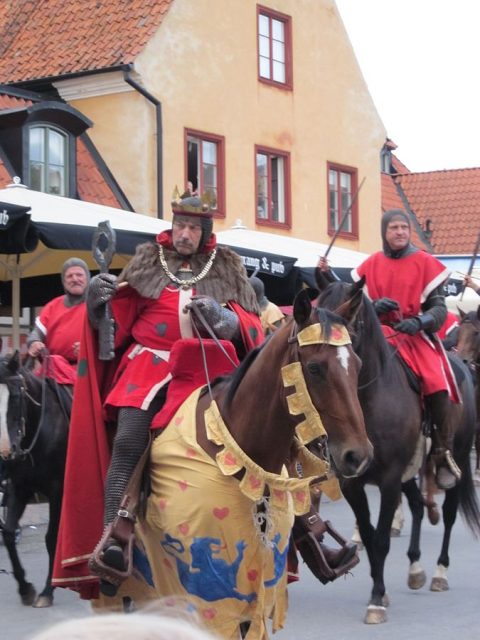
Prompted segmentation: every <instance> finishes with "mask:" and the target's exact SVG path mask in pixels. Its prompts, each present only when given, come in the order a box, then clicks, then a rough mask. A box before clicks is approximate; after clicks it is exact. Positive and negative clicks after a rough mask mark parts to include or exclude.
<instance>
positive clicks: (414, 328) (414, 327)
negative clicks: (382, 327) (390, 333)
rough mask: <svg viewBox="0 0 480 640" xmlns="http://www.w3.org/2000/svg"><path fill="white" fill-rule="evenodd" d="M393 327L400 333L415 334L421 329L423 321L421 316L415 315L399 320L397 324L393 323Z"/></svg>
mask: <svg viewBox="0 0 480 640" xmlns="http://www.w3.org/2000/svg"><path fill="white" fill-rule="evenodd" d="M393 328H394V329H395V331H399V332H400V333H407V334H408V335H409V336H414V335H415V334H416V333H418V332H419V331H420V330H421V328H422V322H421V320H420V318H418V317H417V316H414V317H413V318H407V319H406V320H402V321H401V322H397V324H395V325H393Z"/></svg>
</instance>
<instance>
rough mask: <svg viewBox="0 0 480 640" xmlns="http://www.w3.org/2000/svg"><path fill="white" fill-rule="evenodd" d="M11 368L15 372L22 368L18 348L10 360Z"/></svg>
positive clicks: (9, 365) (9, 366)
mask: <svg viewBox="0 0 480 640" xmlns="http://www.w3.org/2000/svg"><path fill="white" fill-rule="evenodd" d="M8 368H9V370H10V371H11V372H12V373H13V374H15V373H17V371H18V370H19V369H20V352H19V351H18V349H16V350H15V351H14V352H13V354H12V356H11V357H10V360H9V361H8Z"/></svg>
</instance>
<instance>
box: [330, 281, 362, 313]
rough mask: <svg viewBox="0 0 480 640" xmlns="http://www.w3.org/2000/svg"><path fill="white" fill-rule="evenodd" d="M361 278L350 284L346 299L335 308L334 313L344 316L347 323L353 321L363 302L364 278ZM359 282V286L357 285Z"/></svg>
mask: <svg viewBox="0 0 480 640" xmlns="http://www.w3.org/2000/svg"><path fill="white" fill-rule="evenodd" d="M362 280H363V282H362ZM362 280H360V281H359V282H356V283H355V284H352V285H351V287H350V291H349V294H348V299H347V300H345V302H344V303H343V304H341V305H340V307H338V309H336V313H338V315H339V316H342V318H345V320H346V321H347V323H348V324H352V323H353V322H354V320H355V318H356V317H357V314H358V312H359V311H360V309H361V307H362V304H363V284H364V282H365V280H364V279H363V278H362ZM360 283H361V286H358V285H359V284H360Z"/></svg>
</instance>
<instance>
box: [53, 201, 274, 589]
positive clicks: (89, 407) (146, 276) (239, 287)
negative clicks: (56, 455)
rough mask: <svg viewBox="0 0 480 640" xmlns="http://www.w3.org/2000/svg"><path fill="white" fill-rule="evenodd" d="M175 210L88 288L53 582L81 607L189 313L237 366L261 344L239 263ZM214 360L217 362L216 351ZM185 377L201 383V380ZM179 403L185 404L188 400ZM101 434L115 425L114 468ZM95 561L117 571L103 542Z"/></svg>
mask: <svg viewBox="0 0 480 640" xmlns="http://www.w3.org/2000/svg"><path fill="white" fill-rule="evenodd" d="M172 209H173V223H172V229H171V230H169V231H166V232H163V233H161V234H159V236H158V237H157V238H156V242H149V243H146V244H143V245H140V246H139V247H137V251H136V254H135V256H134V257H133V258H132V260H131V261H130V262H129V264H128V265H127V266H126V267H125V269H124V270H123V272H122V273H121V274H120V276H119V278H118V279H116V278H115V277H114V276H112V275H109V274H100V275H99V276H96V277H95V278H93V279H92V281H91V284H90V287H89V293H88V296H87V313H88V319H89V323H90V326H86V327H85V329H84V334H83V338H82V353H81V358H80V362H79V374H78V375H79V377H78V384H77V386H76V388H75V397H74V406H73V413H72V420H71V425H70V436H69V446H68V453H67V464H66V473H65V493H64V500H63V505H62V516H61V524H60V532H59V543H58V545H57V553H56V558H55V568H54V576H53V581H52V582H53V584H54V585H55V586H64V587H69V588H73V589H76V590H78V591H80V593H81V594H82V595H83V597H96V595H97V592H98V578H97V577H96V576H94V575H92V572H91V571H90V570H89V568H88V565H87V563H88V560H89V558H90V556H91V554H92V552H93V550H94V548H95V546H96V543H97V542H98V541H99V539H100V537H101V536H102V530H104V531H106V528H107V527H108V525H109V524H110V523H112V522H113V520H114V519H115V517H116V516H117V514H118V511H119V506H120V501H121V499H122V496H123V494H124V492H125V489H126V487H127V484H128V481H129V479H130V477H131V475H132V472H133V470H134V468H135V466H136V465H137V462H138V461H139V459H140V457H141V455H142V453H143V451H144V450H145V448H146V446H147V443H148V439H149V430H150V426H151V423H152V420H154V418H155V416H156V414H158V412H159V411H160V410H161V408H162V407H163V406H164V405H165V401H166V400H167V403H168V405H169V410H170V411H171V410H172V409H171V406H170V405H172V398H171V397H168V395H167V390H168V383H169V382H170V380H171V378H172V375H171V370H170V369H171V367H170V352H171V350H172V348H173V346H174V345H175V348H176V353H177V352H178V347H179V346H181V345H182V344H183V343H185V345H186V346H187V348H191V347H192V342H195V340H194V338H195V337H196V335H197V333H196V329H197V330H198V331H200V333H202V332H203V331H204V328H203V326H201V324H200V325H199V326H198V327H197V326H196V325H194V323H195V318H196V316H195V315H194V314H191V313H189V305H190V304H191V302H192V298H194V299H195V301H196V304H197V305H198V306H199V307H200V309H201V311H202V313H203V316H204V318H205V319H206V321H207V322H208V324H209V325H210V326H211V327H212V329H213V332H214V333H215V335H216V337H217V338H219V339H221V340H226V341H230V342H231V343H232V344H233V347H234V350H233V354H234V355H235V351H236V355H237V356H238V359H241V358H242V357H243V356H244V355H245V354H246V353H247V351H249V350H250V349H251V348H252V347H254V346H256V345H258V344H260V343H261V342H262V340H263V332H262V327H261V323H260V319H259V313H258V306H257V302H256V298H255V293H254V291H253V289H252V287H251V286H250V284H249V281H248V277H247V274H246V271H245V268H244V266H243V264H242V262H241V259H240V257H239V256H238V255H237V254H236V253H234V252H233V251H232V250H231V249H229V248H227V247H219V246H217V245H216V239H215V235H214V234H213V233H212V228H213V221H212V212H211V211H210V210H209V209H208V207H205V205H203V203H202V201H201V200H200V199H199V198H196V197H190V198H185V199H183V200H180V201H176V202H174V203H172ZM107 307H108V308H109V310H110V312H111V315H112V317H113V320H114V326H115V332H114V347H115V354H116V356H117V361H116V362H115V363H111V364H109V363H103V364H102V363H101V362H100V361H99V360H98V357H97V353H96V344H95V343H96V339H95V340H92V337H93V336H92V330H91V329H92V327H93V329H97V328H99V327H100V324H101V322H102V318H103V317H104V316H105V310H106V308H107ZM204 337H207V338H208V337H209V335H206V336H204ZM95 338H96V336H95ZM215 353H218V354H220V356H221V357H224V356H223V355H222V352H221V351H220V349H218V348H216V349H215ZM187 360H188V359H187ZM191 362H192V367H198V366H202V364H201V363H202V359H201V358H197V359H193V358H192V359H191ZM194 362H195V363H197V364H195V365H194V364H193V363H194ZM237 362H238V360H237ZM222 366H223V370H224V372H226V371H225V365H222ZM220 368H222V367H220ZM217 370H218V366H216V365H215V363H209V371H217ZM217 372H218V371H217ZM192 373H195V374H197V372H192ZM191 377H192V380H196V381H197V382H198V379H199V376H198V375H192V376H191ZM180 386H182V385H180ZM197 386H198V384H197ZM172 388H173V385H172ZM178 389H179V385H175V392H174V395H175V399H174V402H180V401H181V398H180V397H178ZM191 391H193V388H192V389H191ZM184 393H185V394H186V395H188V390H187V389H185V390H184ZM106 425H107V426H106ZM108 425H115V430H114V438H113V446H112V448H111V459H110V446H109V441H108V440H109V433H110V434H111V433H112V430H111V429H110V430H109V429H108ZM155 426H158V425H155ZM104 479H105V492H103V481H104ZM103 499H104V504H103ZM101 559H102V562H103V563H104V564H105V565H107V566H110V567H112V568H113V569H115V570H117V571H123V570H124V569H125V565H126V563H127V560H126V559H125V549H124V545H122V543H121V542H120V541H119V540H116V539H115V538H114V537H113V536H110V534H108V535H105V533H104V536H103V537H102V543H101ZM104 577H105V576H104ZM100 588H101V590H102V592H103V593H104V594H105V595H114V594H115V592H116V585H114V584H113V583H111V582H109V581H107V580H102V581H101V583H100Z"/></svg>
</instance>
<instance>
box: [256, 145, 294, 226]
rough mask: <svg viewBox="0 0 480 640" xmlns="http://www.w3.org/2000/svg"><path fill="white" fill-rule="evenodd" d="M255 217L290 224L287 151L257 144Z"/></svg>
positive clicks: (267, 222) (270, 221)
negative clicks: (261, 146) (266, 147)
mask: <svg viewBox="0 0 480 640" xmlns="http://www.w3.org/2000/svg"><path fill="white" fill-rule="evenodd" d="M255 159H256V160H255V161H256V203H257V212H256V221H257V223H258V224H273V225H277V226H283V227H289V226H290V155H289V154H288V153H285V152H282V151H275V150H274V149H265V148H260V147H256V149H255Z"/></svg>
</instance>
